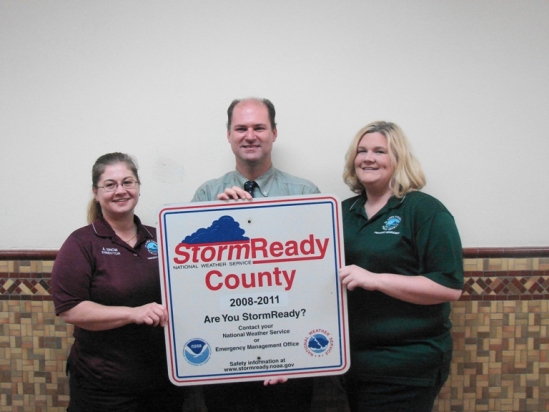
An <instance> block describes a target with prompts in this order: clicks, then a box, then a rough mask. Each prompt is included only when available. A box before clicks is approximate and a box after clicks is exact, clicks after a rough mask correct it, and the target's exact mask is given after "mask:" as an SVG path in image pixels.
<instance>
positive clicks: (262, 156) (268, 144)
mask: <svg viewBox="0 0 549 412" xmlns="http://www.w3.org/2000/svg"><path fill="white" fill-rule="evenodd" d="M275 115H276V112H275V108H274V105H273V104H272V103H271V102H270V101H269V100H267V99H258V98H247V99H242V100H234V101H233V102H232V103H231V105H230V106H229V108H228V110H227V116H228V120H227V140H228V141H229V144H230V145H231V149H232V151H233V153H234V155H235V160H236V169H235V170H233V171H231V172H229V173H227V174H225V175H223V176H221V177H220V178H218V179H213V180H210V181H207V182H205V183H204V184H202V185H201V186H200V187H199V188H198V189H197V191H196V193H195V194H194V197H193V199H192V201H193V202H202V201H210V200H228V199H251V198H252V197H273V196H294V195H306V194H315V193H320V191H319V190H318V187H316V186H315V185H314V184H313V183H311V182H310V181H308V180H305V179H301V178H299V177H296V176H292V175H290V174H288V173H285V172H282V171H280V170H278V169H275V168H274V167H273V163H272V159H271V152H272V149H273V143H274V142H275V141H276V138H277V129H276V122H275ZM284 381H285V379H280V380H277V379H272V380H270V381H265V382H242V383H227V384H214V385H205V386H204V387H203V393H204V401H205V403H206V406H207V408H208V412H222V411H223V412H229V411H235V412H236V411H238V412H241V411H245V412H248V411H249V412H267V411H273V412H274V411H276V412H280V411H309V410H310V409H311V399H312V395H313V379H312V378H300V379H289V380H288V381H287V382H286V383H278V384H276V385H271V384H269V383H276V382H284Z"/></svg>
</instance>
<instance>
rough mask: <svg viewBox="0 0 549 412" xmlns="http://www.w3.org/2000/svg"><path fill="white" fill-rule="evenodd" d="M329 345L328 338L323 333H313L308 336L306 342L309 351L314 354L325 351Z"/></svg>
mask: <svg viewBox="0 0 549 412" xmlns="http://www.w3.org/2000/svg"><path fill="white" fill-rule="evenodd" d="M329 345H330V340H329V339H328V337H327V336H326V335H325V334H323V333H315V334H314V335H312V336H310V337H309V340H308V342H307V348H309V350H310V351H311V352H313V353H316V354H320V353H323V352H325V351H326V349H328V346H329Z"/></svg>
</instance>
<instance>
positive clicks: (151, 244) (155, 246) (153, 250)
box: [145, 240, 158, 255]
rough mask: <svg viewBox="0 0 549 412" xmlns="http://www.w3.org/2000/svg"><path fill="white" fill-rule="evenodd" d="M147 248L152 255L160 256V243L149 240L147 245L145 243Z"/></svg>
mask: <svg viewBox="0 0 549 412" xmlns="http://www.w3.org/2000/svg"><path fill="white" fill-rule="evenodd" d="M145 247H146V248H147V250H148V251H149V253H150V254H151V255H158V243H156V242H155V241H154V240H148V241H147V243H145Z"/></svg>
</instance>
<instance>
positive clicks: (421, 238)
mask: <svg viewBox="0 0 549 412" xmlns="http://www.w3.org/2000/svg"><path fill="white" fill-rule="evenodd" d="M343 176H344V181H345V183H346V184H347V185H348V186H349V188H350V189H351V190H352V191H353V192H355V193H357V196H355V197H352V198H350V199H347V200H345V201H344V202H343V205H342V208H343V227H344V237H345V258H346V264H347V266H345V267H343V268H342V269H341V270H340V278H341V282H342V284H343V285H344V286H345V287H346V288H347V290H348V291H349V293H348V302H349V327H350V337H351V356H352V360H351V369H350V371H349V373H348V374H347V376H346V379H347V390H348V396H349V403H350V406H351V410H352V411H353V412H356V411H361V412H362V411H368V412H372V411H373V412H378V411H391V412H395V411H406V412H414V411H416V412H431V411H432V408H433V403H434V401H435V399H436V396H437V395H438V393H439V391H440V389H441V388H442V386H443V384H444V382H445V381H446V379H447V377H448V374H449V369H450V361H451V357H452V336H451V333H450V328H451V323H450V320H449V314H450V304H449V302H450V301H455V300H457V299H459V297H460V296H461V290H462V287H463V259H462V247H461V241H460V237H459V234H458V230H457V228H456V225H455V222H454V218H453V217H452V215H451V214H450V212H449V211H448V210H447V209H446V208H445V207H444V205H442V203H441V202H439V201H438V200H436V199H435V198H433V197H432V196H429V195H427V194H425V193H422V192H420V189H421V188H422V187H423V186H424V185H425V177H424V174H423V172H422V170H421V167H420V165H419V162H418V161H417V160H416V159H415V158H414V156H413V155H412V153H411V150H410V147H409V143H408V140H407V139H406V136H405V135H404V133H403V132H402V130H401V129H400V127H398V126H397V125H396V124H394V123H389V122H383V121H380V122H373V123H370V124H368V125H367V126H365V127H364V128H362V129H361V130H360V131H359V132H358V133H357V135H356V136H355V138H354V139H353V141H352V143H351V145H350V147H349V149H348V152H347V157H346V165H345V171H344V175H343Z"/></svg>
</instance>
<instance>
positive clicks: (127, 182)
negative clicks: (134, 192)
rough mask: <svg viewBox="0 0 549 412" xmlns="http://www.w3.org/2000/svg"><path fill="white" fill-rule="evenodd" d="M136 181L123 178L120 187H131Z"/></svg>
mask: <svg viewBox="0 0 549 412" xmlns="http://www.w3.org/2000/svg"><path fill="white" fill-rule="evenodd" d="M136 183H137V182H136V181H135V180H125V181H123V182H122V187H123V188H124V189H133V188H134V187H135V184H136Z"/></svg>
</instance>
